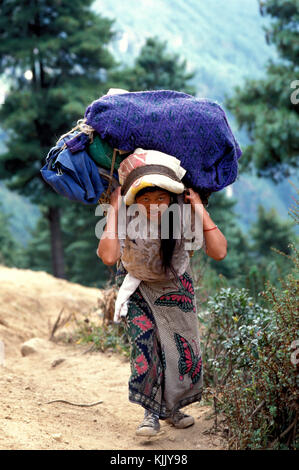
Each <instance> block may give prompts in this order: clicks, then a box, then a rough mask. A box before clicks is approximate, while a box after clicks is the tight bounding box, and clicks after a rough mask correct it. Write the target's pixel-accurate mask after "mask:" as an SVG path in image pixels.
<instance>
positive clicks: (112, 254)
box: [97, 186, 121, 266]
mask: <svg viewBox="0 0 299 470" xmlns="http://www.w3.org/2000/svg"><path fill="white" fill-rule="evenodd" d="M120 190H121V187H120V186H118V187H117V188H116V189H115V190H114V191H113V193H112V194H111V198H110V207H109V209H108V213H107V223H106V227H105V230H104V232H103V235H102V237H101V239H100V241H99V245H98V249H97V254H98V256H99V258H101V260H102V261H103V263H104V264H106V265H108V266H113V265H114V264H115V263H116V262H117V261H118V259H119V258H120V245H119V239H118V233H117V228H118V209H119V205H120V197H119V196H120Z"/></svg>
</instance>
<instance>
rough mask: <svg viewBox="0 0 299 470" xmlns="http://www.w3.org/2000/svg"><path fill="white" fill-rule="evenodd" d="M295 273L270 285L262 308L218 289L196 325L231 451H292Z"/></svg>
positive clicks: (239, 293) (241, 293)
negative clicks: (199, 325) (266, 304)
mask: <svg viewBox="0 0 299 470" xmlns="http://www.w3.org/2000/svg"><path fill="white" fill-rule="evenodd" d="M296 256H297V260H295V259H294V261H295V262H296V265H297V271H296V272H293V273H292V274H290V275H289V276H288V277H287V279H286V281H283V282H282V289H281V290H279V289H277V288H274V287H273V286H271V285H270V284H268V285H267V288H266V290H265V292H264V293H263V295H265V297H266V298H267V299H268V301H269V306H270V309H265V308H261V307H260V306H259V305H258V304H255V303H254V302H253V299H252V298H251V297H249V296H248V293H247V292H246V290H244V289H241V290H232V289H222V290H221V291H220V292H219V293H218V294H217V295H216V296H215V297H214V298H213V299H211V300H210V301H209V305H208V308H209V311H208V312H206V314H204V315H203V316H202V318H201V319H200V320H201V321H202V322H203V323H204V324H205V325H206V330H205V335H204V336H203V351H204V353H203V354H204V358H205V363H206V368H205V377H206V383H207V384H209V385H210V386H211V387H212V388H214V389H215V392H214V393H215V396H216V400H217V411H221V412H222V413H224V415H225V417H226V422H227V424H228V427H229V430H230V436H229V438H230V439H229V446H230V448H235V449H261V448H279V447H280V445H285V446H286V447H287V448H294V447H295V446H296V445H298V444H299V442H298V441H297V443H296V441H295V436H296V422H297V417H298V393H297V391H298V371H296V362H294V361H292V348H293V347H294V345H295V344H297V343H296V340H298V333H299V332H298V322H299V318H298V305H297V302H298V300H297V299H298V294H299V292H298V252H296Z"/></svg>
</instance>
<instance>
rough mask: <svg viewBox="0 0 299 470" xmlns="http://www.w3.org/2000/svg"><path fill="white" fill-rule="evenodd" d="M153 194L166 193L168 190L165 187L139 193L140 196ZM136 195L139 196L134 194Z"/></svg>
mask: <svg viewBox="0 0 299 470" xmlns="http://www.w3.org/2000/svg"><path fill="white" fill-rule="evenodd" d="M151 194H153V195H154V196H158V195H160V194H168V191H166V190H165V189H155V190H154V191H145V192H144V193H143V194H140V197H142V196H150V195H151ZM136 197H139V195H138V194H136Z"/></svg>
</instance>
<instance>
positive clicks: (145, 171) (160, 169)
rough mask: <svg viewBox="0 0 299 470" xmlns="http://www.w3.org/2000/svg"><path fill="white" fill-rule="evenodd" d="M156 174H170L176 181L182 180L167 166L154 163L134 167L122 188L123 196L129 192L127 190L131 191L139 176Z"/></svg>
mask: <svg viewBox="0 0 299 470" xmlns="http://www.w3.org/2000/svg"><path fill="white" fill-rule="evenodd" d="M154 174H157V175H164V176H168V177H169V178H171V179H172V180H174V181H176V182H177V183H181V182H182V181H181V180H180V178H179V177H178V176H177V175H176V173H175V172H174V171H173V170H172V169H171V168H168V167H167V166H164V165H153V164H149V165H143V166H138V167H137V168H134V170H132V171H131V173H129V175H128V176H127V178H126V179H125V181H124V183H123V185H122V188H121V194H122V196H124V195H125V194H127V192H128V191H129V189H130V187H131V186H132V184H133V183H134V181H136V180H137V179H138V178H140V177H141V176H144V175H154Z"/></svg>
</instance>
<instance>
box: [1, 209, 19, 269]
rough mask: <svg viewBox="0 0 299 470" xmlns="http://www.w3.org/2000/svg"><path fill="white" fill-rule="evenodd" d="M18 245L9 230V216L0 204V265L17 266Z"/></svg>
mask: <svg viewBox="0 0 299 470" xmlns="http://www.w3.org/2000/svg"><path fill="white" fill-rule="evenodd" d="M20 252H21V247H20V245H19V244H18V243H17V242H16V241H15V239H14V237H13V235H12V233H11V231H10V229H9V214H5V213H4V212H3V209H2V205H1V203H0V264H4V265H5V266H10V267H12V266H17V267H21V266H20V265H19V256H18V255H19V254H20Z"/></svg>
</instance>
